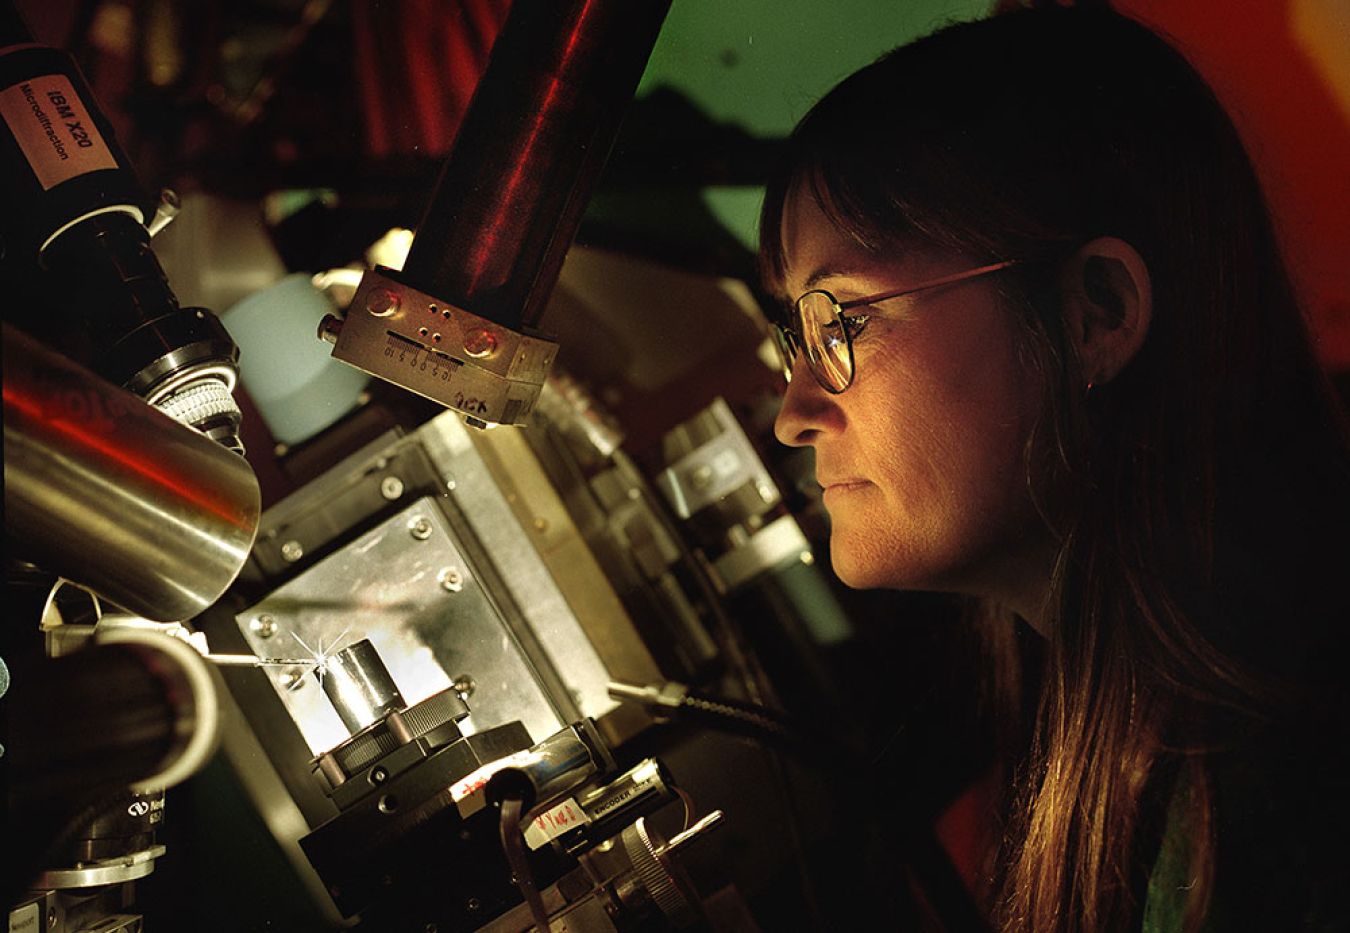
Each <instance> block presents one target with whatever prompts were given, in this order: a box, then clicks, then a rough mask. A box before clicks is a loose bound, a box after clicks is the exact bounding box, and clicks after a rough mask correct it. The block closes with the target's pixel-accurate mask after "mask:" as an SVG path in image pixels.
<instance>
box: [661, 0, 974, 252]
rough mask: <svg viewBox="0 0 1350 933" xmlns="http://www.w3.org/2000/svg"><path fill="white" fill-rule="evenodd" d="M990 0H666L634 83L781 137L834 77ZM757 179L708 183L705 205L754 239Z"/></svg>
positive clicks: (717, 116)
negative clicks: (665, 88)
mask: <svg viewBox="0 0 1350 933" xmlns="http://www.w3.org/2000/svg"><path fill="white" fill-rule="evenodd" d="M992 6H993V0H674V2H673V3H672V4H671V8H670V14H669V15H668V16H667V18H666V22H665V25H664V26H663V27H662V30H661V35H660V37H659V38H658V39H657V42H656V47H655V48H654V49H653V50H652V56H651V60H650V62H649V63H648V66H647V70H646V72H645V73H644V75H643V77H642V83H641V84H640V85H639V87H638V96H639V97H641V96H642V95H643V94H645V93H646V92H648V91H650V90H651V89H652V88H654V87H657V86H659V85H662V84H665V85H669V86H672V87H674V88H676V89H677V90H679V91H681V92H682V93H684V94H685V96H687V97H689V98H690V99H691V100H693V101H694V102H695V103H696V104H697V105H698V106H699V107H701V108H702V109H703V110H704V112H705V113H707V114H708V116H709V117H711V118H712V119H713V120H716V121H718V122H726V123H733V124H737V125H739V126H741V127H743V128H744V129H746V130H747V131H749V132H750V133H753V134H755V135H757V136H765V137H774V136H783V135H786V133H787V132H788V131H789V130H790V129H791V128H792V126H793V124H794V123H796V121H797V120H798V119H799V118H800V117H801V116H802V115H803V114H804V113H805V112H806V111H807V109H808V108H809V107H810V106H811V104H812V103H814V102H815V101H816V100H817V99H818V98H819V97H820V96H821V95H823V94H824V93H825V92H826V91H828V90H829V89H830V88H831V87H833V86H834V84H836V83H837V82H838V81H839V80H840V79H841V78H843V77H845V76H846V75H848V74H850V73H851V72H853V71H855V70H857V69H858V68H860V67H862V66H863V65H865V64H867V63H868V62H870V61H872V60H873V59H875V58H876V57H877V56H878V55H880V54H881V53H883V52H885V51H887V50H888V49H891V48H893V47H895V46H897V45H902V44H904V43H905V42H907V41H909V40H910V39H913V38H916V37H918V36H921V35H925V34H927V33H929V32H932V31H934V30H935V29H938V28H939V27H941V26H943V25H945V24H946V23H950V22H956V21H960V20H968V19H976V18H979V17H981V16H984V15H986V14H987V13H988V12H989V10H990V9H991V8H992ZM760 198H761V192H760V189H758V188H708V189H705V190H704V193H703V199H704V202H705V204H706V205H707V207H708V208H709V210H711V211H712V213H713V214H714V215H715V216H716V217H717V219H718V220H720V221H721V222H722V224H723V225H724V226H726V227H727V229H728V230H730V231H731V232H732V233H733V234H734V235H735V236H736V237H737V238H738V239H740V240H741V241H742V242H743V243H745V244H746V245H747V246H749V247H751V248H753V247H754V241H755V217H756V215H757V213H758V210H759V203H760Z"/></svg>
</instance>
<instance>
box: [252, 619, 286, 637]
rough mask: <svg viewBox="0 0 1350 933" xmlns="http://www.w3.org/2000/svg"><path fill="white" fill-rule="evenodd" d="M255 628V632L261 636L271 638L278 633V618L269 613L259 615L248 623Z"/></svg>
mask: <svg viewBox="0 0 1350 933" xmlns="http://www.w3.org/2000/svg"><path fill="white" fill-rule="evenodd" d="M248 627H249V628H251V629H253V633H254V634H255V635H257V636H258V637H259V638H271V637H272V636H273V635H275V634H276V633H277V628H278V627H279V626H278V625H277V620H276V619H274V618H272V617H271V616H268V615H262V616H258V618H256V619H254V620H253V621H252V622H250V623H249V624H248Z"/></svg>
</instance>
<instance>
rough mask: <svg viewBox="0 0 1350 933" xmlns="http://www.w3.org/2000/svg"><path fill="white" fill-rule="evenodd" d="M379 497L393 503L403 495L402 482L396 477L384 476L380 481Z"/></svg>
mask: <svg viewBox="0 0 1350 933" xmlns="http://www.w3.org/2000/svg"><path fill="white" fill-rule="evenodd" d="M380 495H382V496H384V497H385V498H386V499H388V500H389V501H390V502H393V501H394V500H395V499H397V498H398V497H399V496H401V495H403V480H401V479H399V478H398V477H397V476H386V477H385V478H384V479H382V480H380Z"/></svg>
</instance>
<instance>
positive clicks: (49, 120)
mask: <svg viewBox="0 0 1350 933" xmlns="http://www.w3.org/2000/svg"><path fill="white" fill-rule="evenodd" d="M0 117H3V119H4V121H5V124H6V125H7V126H8V127H9V131H10V133H12V134H13V135H14V138H15V140H17V141H18V143H19V148H21V149H22V150H23V154H24V156H25V157H26V158H27V159H28V164H29V165H30V166H31V167H32V169H33V174H34V175H36V176H37V178H38V181H39V182H41V183H42V187H43V189H44V190H50V189H52V188H55V187H56V186H57V185H59V184H61V182H63V181H66V180H68V179H71V178H74V177H76V176H77V175H83V174H85V173H86V172H93V171H97V170H98V169H104V168H116V167H117V162H116V160H114V159H113V155H112V152H110V151H109V150H108V144H107V143H105V142H104V141H103V137H102V135H100V133H99V131H98V128H97V127H96V126H94V120H93V117H92V116H90V114H89V111H88V110H87V109H86V108H85V106H84V102H83V101H81V100H80V98H79V97H78V96H77V95H76V93H75V88H73V87H72V86H71V84H70V79H69V78H67V77H66V76H65V75H60V74H54V75H41V76H39V77H36V78H29V79H28V80H26V81H20V82H19V83H18V84H15V85H12V86H10V87H7V88H5V89H4V90H3V91H0Z"/></svg>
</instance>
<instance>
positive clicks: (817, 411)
mask: <svg viewBox="0 0 1350 933" xmlns="http://www.w3.org/2000/svg"><path fill="white" fill-rule="evenodd" d="M796 363H797V365H796V366H794V367H793V375H792V378H791V379H790V380H789V381H788V385H787V391H786V392H784V393H783V407H782V408H780V409H779V410H778V417H776V418H775V419H774V422H773V433H774V436H775V437H777V438H778V440H779V441H780V442H781V443H783V444H786V445H787V446H789V447H805V446H807V445H809V444H812V443H814V442H815V440H816V438H817V437H818V436H819V435H820V434H821V433H822V432H823V431H825V430H827V429H828V428H829V426H830V424H831V422H832V420H837V418H834V419H832V418H831V411H832V410H833V411H836V412H837V411H838V406H837V405H835V404H834V403H833V400H832V397H831V396H830V394H829V393H828V392H826V391H825V390H824V389H823V388H821V386H820V383H818V382H816V379H815V377H814V376H813V375H812V374H811V370H810V369H809V368H807V366H806V361H805V360H803V359H801V357H800V356H798V358H797V360H796Z"/></svg>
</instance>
